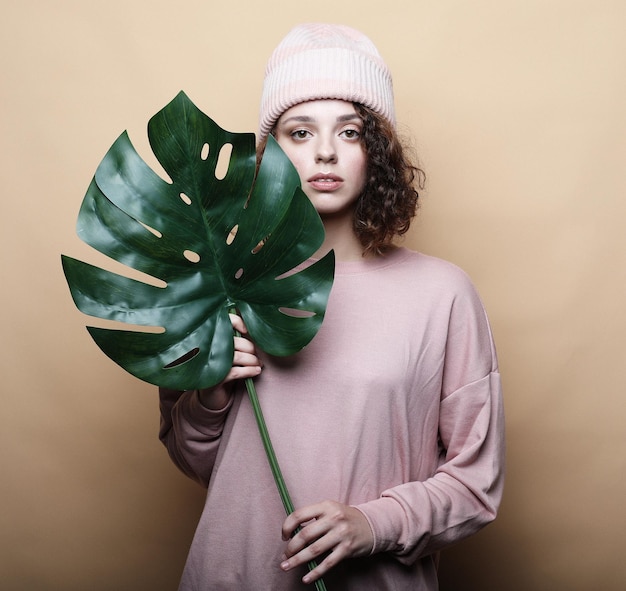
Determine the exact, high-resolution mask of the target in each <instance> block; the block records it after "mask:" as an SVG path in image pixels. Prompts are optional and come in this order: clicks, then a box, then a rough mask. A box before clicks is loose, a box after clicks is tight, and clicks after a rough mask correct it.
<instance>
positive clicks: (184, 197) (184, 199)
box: [180, 193, 191, 205]
mask: <svg viewBox="0 0 626 591" xmlns="http://www.w3.org/2000/svg"><path fill="white" fill-rule="evenodd" d="M180 198H181V199H182V200H183V202H184V203H186V204H187V205H191V197H189V196H188V195H185V193H181V194H180Z"/></svg>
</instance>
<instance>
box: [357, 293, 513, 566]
mask: <svg viewBox="0 0 626 591" xmlns="http://www.w3.org/2000/svg"><path fill="white" fill-rule="evenodd" d="M433 436H438V438H439V440H440V445H441V448H442V452H441V453H442V455H441V460H440V462H439V466H438V468H437V469H436V471H435V473H434V474H433V475H432V476H431V477H430V478H427V479H426V480H424V481H417V482H407V483H405V484H401V485H399V486H395V487H393V488H390V489H388V490H385V491H383V492H382V494H381V496H380V498H378V499H376V500H374V501H370V502H368V503H364V504H362V505H357V508H358V509H360V510H361V511H362V512H363V513H364V515H365V517H366V518H367V519H368V521H369V523H370V526H371V528H372V531H373V533H374V549H373V553H375V552H392V553H394V554H395V555H396V556H397V558H398V559H399V560H400V561H401V562H404V563H407V564H408V563H412V562H413V561H415V560H417V559H418V558H420V557H422V556H425V555H427V554H431V553H433V552H436V551H438V550H440V549H441V548H443V547H445V546H447V545H449V544H452V543H454V542H458V541H460V540H462V539H464V538H466V537H468V536H470V535H472V534H473V533H475V532H477V531H478V530H479V529H481V528H482V527H483V526H485V525H486V524H488V523H489V522H491V521H492V520H493V519H495V517H496V513H497V510H498V507H499V504H500V500H501V497H502V491H503V484H504V455H505V444H504V412H503V404H502V391H501V382H500V374H499V371H498V365H497V358H496V353H495V347H494V344H493V340H492V336H491V330H490V328H489V323H488V321H487V317H486V315H485V312H484V309H483V307H482V303H481V302H480V300H479V298H478V296H477V294H476V293H475V291H474V289H473V287H472V286H471V284H469V286H468V289H467V290H466V293H465V295H462V296H461V297H457V298H456V299H455V301H454V303H453V305H452V306H451V311H450V318H449V324H448V327H447V340H446V347H445V361H444V368H443V375H442V388H441V398H440V404H439V421H438V434H433Z"/></svg>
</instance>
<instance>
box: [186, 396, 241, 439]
mask: <svg viewBox="0 0 626 591" xmlns="http://www.w3.org/2000/svg"><path fill="white" fill-rule="evenodd" d="M189 394H190V395H189V399H188V403H187V404H186V405H185V410H184V413H185V419H186V420H187V422H188V423H189V424H191V425H193V426H194V428H195V429H196V430H197V431H199V432H201V433H202V434H203V435H206V436H208V437H219V436H220V435H221V434H222V429H223V428H224V422H225V421H226V416H227V415H228V412H229V411H230V408H231V407H232V405H233V398H232V396H231V397H230V399H229V400H228V403H227V404H226V406H225V407H224V408H220V409H219V410H211V409H210V408H207V407H206V406H204V405H203V404H202V403H201V402H200V395H199V393H198V391H197V390H194V391H193V392H190V393H189Z"/></svg>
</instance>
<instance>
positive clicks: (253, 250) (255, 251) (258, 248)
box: [252, 236, 269, 254]
mask: <svg viewBox="0 0 626 591" xmlns="http://www.w3.org/2000/svg"><path fill="white" fill-rule="evenodd" d="M268 238H269V236H266V237H265V238H263V240H261V241H260V242H259V243H258V244H257V245H256V246H255V247H254V248H253V249H252V254H257V253H258V252H259V251H260V250H261V249H262V248H263V247H264V246H265V243H266V242H267V240H268Z"/></svg>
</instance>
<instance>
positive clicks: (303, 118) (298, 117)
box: [281, 115, 315, 123]
mask: <svg viewBox="0 0 626 591" xmlns="http://www.w3.org/2000/svg"><path fill="white" fill-rule="evenodd" d="M289 121H297V122H298V123H312V122H313V121H315V119H314V118H313V117H307V116H306V115H294V116H293V117H288V118H287V119H283V120H282V122H281V123H289Z"/></svg>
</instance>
